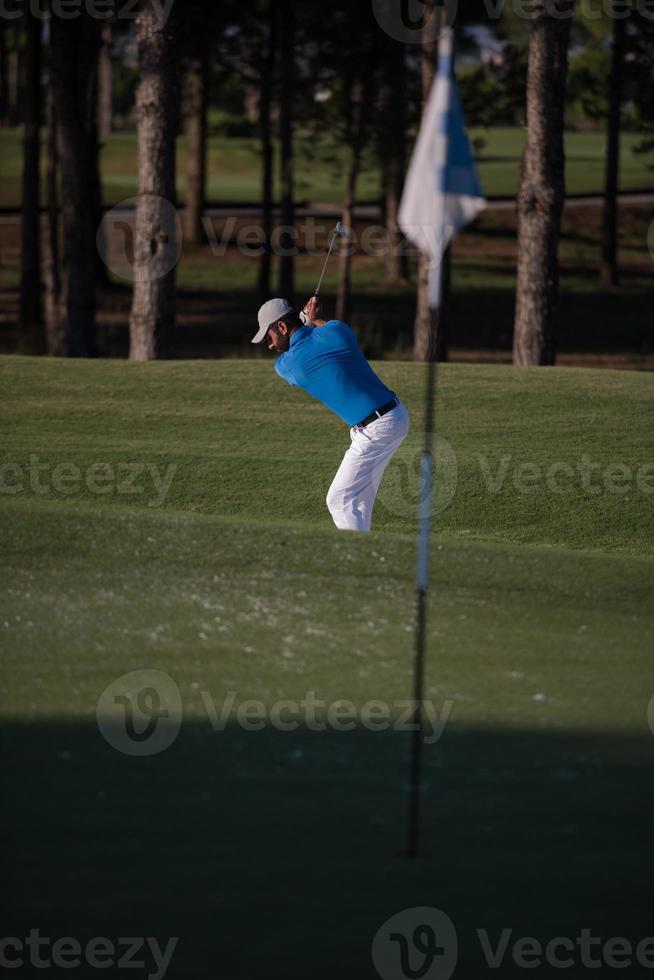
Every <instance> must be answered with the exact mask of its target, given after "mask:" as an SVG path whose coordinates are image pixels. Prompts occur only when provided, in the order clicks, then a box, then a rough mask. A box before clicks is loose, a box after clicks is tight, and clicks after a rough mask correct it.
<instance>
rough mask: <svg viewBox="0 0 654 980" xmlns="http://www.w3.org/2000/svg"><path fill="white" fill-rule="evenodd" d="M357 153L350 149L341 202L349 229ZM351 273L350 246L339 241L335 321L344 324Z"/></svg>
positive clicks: (343, 220) (347, 311)
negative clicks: (345, 187)
mask: <svg viewBox="0 0 654 980" xmlns="http://www.w3.org/2000/svg"><path fill="white" fill-rule="evenodd" d="M359 166H360V161H359V152H358V150H357V148H356V147H353V148H352V156H351V162H350V172H349V174H348V181H347V192H346V194H345V201H344V202H343V217H342V219H341V220H342V222H343V225H344V226H345V227H346V228H348V229H350V228H352V226H353V221H354V200H355V194H356V184H357V177H358V175H359ZM351 272H352V245H351V243H350V241H349V239H347V238H341V239H339V253H338V291H337V294H336V319H337V320H341V322H343V323H345V322H346V320H347V317H348V313H349V305H350V286H351Z"/></svg>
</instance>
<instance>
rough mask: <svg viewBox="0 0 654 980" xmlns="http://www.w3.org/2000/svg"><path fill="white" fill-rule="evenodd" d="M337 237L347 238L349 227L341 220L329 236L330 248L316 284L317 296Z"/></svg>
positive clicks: (315, 294)
mask: <svg viewBox="0 0 654 980" xmlns="http://www.w3.org/2000/svg"><path fill="white" fill-rule="evenodd" d="M337 238H347V228H346V227H345V226H344V225H343V224H341V222H340V221H337V222H336V226H335V228H334V229H333V231H332V233H331V235H330V236H329V249H328V251H327V255H326V256H325V261H324V262H323V266H322V272H321V273H320V279H319V280H318V285H317V286H316V291H315V292H314V294H313V295H314V296H317V295H318V293H319V292H320V287H321V286H322V281H323V279H324V277H325V270H326V269H327V263H328V262H329V256H330V255H331V254H332V249H333V248H334V242H335V241H336V239H337Z"/></svg>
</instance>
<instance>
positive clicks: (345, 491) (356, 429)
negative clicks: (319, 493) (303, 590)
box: [327, 402, 409, 531]
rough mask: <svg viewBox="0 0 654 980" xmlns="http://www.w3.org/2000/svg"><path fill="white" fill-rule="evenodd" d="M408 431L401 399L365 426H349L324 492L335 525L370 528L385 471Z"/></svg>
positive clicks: (344, 529)
mask: <svg viewBox="0 0 654 980" xmlns="http://www.w3.org/2000/svg"><path fill="white" fill-rule="evenodd" d="M408 431H409V413H408V412H407V410H406V408H405V407H404V405H403V404H402V403H401V402H400V404H399V405H396V406H395V408H393V409H391V411H390V412H387V413H386V415H382V417H381V418H377V419H375V421H374V422H370V423H369V424H368V425H366V426H360V425H353V426H352V428H351V429H350V439H351V440H352V442H351V445H350V448H349V449H348V451H347V452H346V453H345V456H344V457H343V462H342V463H341V465H340V467H339V469H338V473H337V474H336V476H335V477H334V481H333V483H332V485H331V487H330V488H329V490H328V491H327V506H328V508H329V512H330V514H331V515H332V517H333V519H334V524H335V525H336V527H337V528H340V529H341V530H342V531H369V530H370V522H371V520H372V508H373V506H374V503H375V497H376V496H377V490H378V489H379V484H380V483H381V478H382V476H383V475H384V470H385V469H386V467H387V465H388V463H389V462H390V459H391V457H392V455H393V453H394V452H395V450H396V449H397V448H398V446H399V445H400V443H401V442H402V441H403V439H404V438H405V436H406V434H407V432H408Z"/></svg>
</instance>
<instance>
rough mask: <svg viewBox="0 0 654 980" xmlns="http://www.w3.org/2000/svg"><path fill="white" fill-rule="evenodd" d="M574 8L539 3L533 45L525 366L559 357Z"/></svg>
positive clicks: (520, 327) (570, 0)
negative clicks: (568, 81) (567, 95)
mask: <svg viewBox="0 0 654 980" xmlns="http://www.w3.org/2000/svg"><path fill="white" fill-rule="evenodd" d="M551 6H553V8H554V9H553V10H551V9H550V7H551ZM573 8H574V0H550V4H542V3H541V4H539V5H538V6H537V8H536V10H535V13H534V14H533V24H532V30H531V37H530V40H529V68H528V74H527V134H526V142H525V149H524V153H523V157H522V175H521V180H520V190H519V193H518V282H517V292H516V313H515V325H514V336H513V363H514V364H517V365H522V366H527V365H537V364H554V361H555V356H556V339H555V331H554V316H555V312H556V304H557V300H558V287H559V268H558V243H559V227H560V222H561V212H562V210H563V204H564V201H565V154H564V148H563V123H564V97H565V82H566V72H567V62H568V43H569V39H570V17H571V15H572V11H573ZM568 13H569V15H570V16H568Z"/></svg>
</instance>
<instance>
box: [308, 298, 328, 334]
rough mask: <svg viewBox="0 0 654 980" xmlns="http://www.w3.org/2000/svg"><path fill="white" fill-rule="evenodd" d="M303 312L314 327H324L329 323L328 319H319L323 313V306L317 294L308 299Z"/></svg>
mask: <svg viewBox="0 0 654 980" xmlns="http://www.w3.org/2000/svg"><path fill="white" fill-rule="evenodd" d="M303 312H304V313H305V315H306V318H307V324H309V325H310V326H312V327H324V325H325V324H326V323H327V321H326V320H321V319H319V317H320V314H321V313H322V308H321V306H320V300H319V299H318V297H317V296H312V297H311V299H310V300H308V301H307V303H306V305H305V307H304V310H303Z"/></svg>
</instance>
